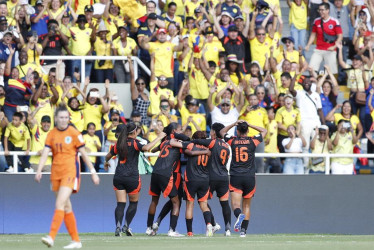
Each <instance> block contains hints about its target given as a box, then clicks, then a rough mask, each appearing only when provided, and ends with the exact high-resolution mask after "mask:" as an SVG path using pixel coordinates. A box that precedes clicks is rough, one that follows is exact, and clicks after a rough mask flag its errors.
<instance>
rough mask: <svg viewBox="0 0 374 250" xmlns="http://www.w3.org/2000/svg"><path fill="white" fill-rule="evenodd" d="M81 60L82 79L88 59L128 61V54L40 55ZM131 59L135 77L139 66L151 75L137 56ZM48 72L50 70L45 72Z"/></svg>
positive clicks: (42, 57) (46, 58) (43, 57)
mask: <svg viewBox="0 0 374 250" xmlns="http://www.w3.org/2000/svg"><path fill="white" fill-rule="evenodd" d="M59 59H61V60H80V61H81V72H80V73H81V79H84V78H85V77H86V70H85V66H86V60H93V61H95V60H114V61H117V60H120V61H127V56H40V60H59ZM131 60H132V61H133V62H134V78H135V79H137V78H138V69H139V66H140V67H141V68H142V69H143V70H144V71H145V72H146V73H147V74H148V75H151V71H150V70H149V68H148V67H147V66H146V65H145V64H144V63H143V62H142V61H141V60H140V59H139V58H138V57H137V56H132V57H131ZM45 73H46V74H48V72H45Z"/></svg>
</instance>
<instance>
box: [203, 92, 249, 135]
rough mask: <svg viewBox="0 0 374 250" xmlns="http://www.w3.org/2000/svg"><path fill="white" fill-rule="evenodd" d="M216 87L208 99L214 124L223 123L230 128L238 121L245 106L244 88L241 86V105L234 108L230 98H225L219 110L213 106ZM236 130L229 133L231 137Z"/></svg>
mask: <svg viewBox="0 0 374 250" xmlns="http://www.w3.org/2000/svg"><path fill="white" fill-rule="evenodd" d="M216 88H217V87H216V86H212V87H211V88H210V89H209V97H208V108H209V111H210V112H211V116H212V124H214V123H216V122H218V123H222V124H223V125H225V126H228V125H229V124H231V123H232V121H236V120H238V117H239V115H240V111H241V110H242V108H243V106H244V94H243V88H242V86H239V89H240V94H239V95H240V96H239V104H238V105H237V106H236V107H235V108H232V105H231V100H230V99H229V98H224V99H222V100H221V104H220V105H219V108H218V107H216V106H214V104H213V100H212V99H213V98H212V96H213V93H214V92H216V91H217V90H216ZM234 132H235V130H234V129H230V130H229V131H228V133H229V135H230V136H233V135H234Z"/></svg>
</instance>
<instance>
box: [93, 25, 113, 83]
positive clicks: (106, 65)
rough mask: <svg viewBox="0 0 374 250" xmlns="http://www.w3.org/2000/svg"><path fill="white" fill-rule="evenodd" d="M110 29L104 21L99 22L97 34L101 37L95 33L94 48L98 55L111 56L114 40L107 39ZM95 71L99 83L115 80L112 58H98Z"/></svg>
mask: <svg viewBox="0 0 374 250" xmlns="http://www.w3.org/2000/svg"><path fill="white" fill-rule="evenodd" d="M108 32H109V30H108V29H107V28H106V25H105V23H104V21H101V22H100V24H99V29H98V30H97V32H96V34H97V35H98V36H99V38H96V35H94V40H95V43H94V50H95V51H96V55H98V56H110V55H111V47H112V42H111V41H108V40H107V34H108ZM94 68H95V72H96V81H97V82H98V83H103V82H104V81H105V80H107V79H108V80H109V81H110V82H113V63H112V60H96V61H95V66H94Z"/></svg>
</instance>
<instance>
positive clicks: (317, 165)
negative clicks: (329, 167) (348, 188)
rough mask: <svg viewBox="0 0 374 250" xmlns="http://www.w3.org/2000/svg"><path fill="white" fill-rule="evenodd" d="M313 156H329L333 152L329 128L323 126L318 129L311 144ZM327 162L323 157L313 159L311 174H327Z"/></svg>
mask: <svg viewBox="0 0 374 250" xmlns="http://www.w3.org/2000/svg"><path fill="white" fill-rule="evenodd" d="M310 149H311V150H312V154H328V153H329V152H330V151H331V150H332V143H331V140H330V137H329V127H327V126H326V125H321V126H319V127H316V134H315V135H314V137H313V139H312V141H311V142H310ZM325 167H326V160H325V159H324V158H322V157H318V158H312V160H311V164H310V168H309V173H310V174H322V173H325Z"/></svg>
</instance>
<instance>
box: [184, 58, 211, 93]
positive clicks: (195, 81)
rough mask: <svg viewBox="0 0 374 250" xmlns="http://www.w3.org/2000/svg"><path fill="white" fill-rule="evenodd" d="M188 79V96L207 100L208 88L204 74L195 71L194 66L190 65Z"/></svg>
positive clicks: (197, 70)
mask: <svg viewBox="0 0 374 250" xmlns="http://www.w3.org/2000/svg"><path fill="white" fill-rule="evenodd" d="M188 79H189V82H190V94H191V95H192V96H193V98H196V99H207V98H208V96H209V86H208V80H207V79H206V78H205V76H204V73H203V72H202V71H201V70H199V69H196V67H195V65H192V66H191V70H190V72H189V77H188Z"/></svg>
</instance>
